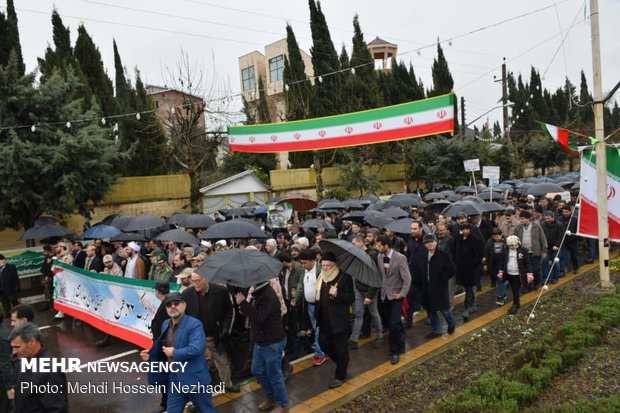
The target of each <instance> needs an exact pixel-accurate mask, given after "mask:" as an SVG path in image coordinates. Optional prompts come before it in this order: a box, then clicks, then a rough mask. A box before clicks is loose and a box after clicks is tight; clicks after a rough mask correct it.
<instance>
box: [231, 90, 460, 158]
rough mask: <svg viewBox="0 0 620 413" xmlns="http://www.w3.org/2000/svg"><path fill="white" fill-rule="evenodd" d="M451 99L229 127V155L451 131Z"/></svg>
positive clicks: (379, 141)
mask: <svg viewBox="0 0 620 413" xmlns="http://www.w3.org/2000/svg"><path fill="white" fill-rule="evenodd" d="M454 99H455V97H454V94H448V95H443V96H438V97H434V98H431V99H423V100H418V101H415V102H409V103H403V104H400V105H394V106H387V107H383V108H379V109H371V110H366V111H362V112H354V113H348V114H345V115H336V116H328V117H323V118H316V119H308V120H301V121H293V122H283V123H270V124H266V125H248V126H230V127H229V128H228V144H229V148H230V150H231V151H233V152H285V151H309V150H317V149H331V148H342V147H347V146H357V145H368V144H373V143H383V142H389V141H395V140H401V139H411V138H419V137H423V136H428V135H436V134H440V133H447V132H450V133H453V132H454Z"/></svg>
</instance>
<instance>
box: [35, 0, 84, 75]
mask: <svg viewBox="0 0 620 413" xmlns="http://www.w3.org/2000/svg"><path fill="white" fill-rule="evenodd" d="M52 34H53V40H54V49H53V50H52V48H51V47H50V46H48V47H47V49H46V50H45V57H44V58H43V59H42V58H38V62H39V71H40V72H41V82H45V80H46V79H47V78H49V77H50V76H51V75H52V72H53V71H54V69H55V68H58V69H59V70H60V72H61V73H62V72H64V71H65V70H67V69H68V68H69V67H73V68H74V69H77V68H78V66H77V63H76V62H75V59H74V58H73V48H72V47H71V33H70V31H69V28H68V27H65V25H64V24H63V22H62V19H61V18H60V14H58V11H57V10H56V9H54V11H53V12H52ZM74 71H75V72H76V74H79V73H78V72H77V71H76V70H74Z"/></svg>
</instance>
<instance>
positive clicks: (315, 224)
mask: <svg viewBox="0 0 620 413" xmlns="http://www.w3.org/2000/svg"><path fill="white" fill-rule="evenodd" d="M300 226H301V227H302V228H325V229H334V226H333V225H332V224H331V223H329V222H327V221H325V220H324V219H309V220H307V221H304V222H302V223H301V224H300Z"/></svg>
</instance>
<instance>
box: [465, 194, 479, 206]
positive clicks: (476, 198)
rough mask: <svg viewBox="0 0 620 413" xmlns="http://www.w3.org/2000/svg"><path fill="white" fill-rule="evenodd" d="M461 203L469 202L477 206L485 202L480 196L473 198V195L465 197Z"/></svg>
mask: <svg viewBox="0 0 620 413" xmlns="http://www.w3.org/2000/svg"><path fill="white" fill-rule="evenodd" d="M461 201H469V202H474V203H476V204H481V203H483V202H484V200H483V199H482V198H480V197H479V196H473V195H468V196H464V197H463V199H462V200H461Z"/></svg>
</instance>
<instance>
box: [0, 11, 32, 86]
mask: <svg viewBox="0 0 620 413" xmlns="http://www.w3.org/2000/svg"><path fill="white" fill-rule="evenodd" d="M0 39H2V41H0V66H5V65H6V64H7V63H8V61H9V57H10V55H11V51H14V52H15V58H16V59H17V68H18V74H19V75H20V76H23V75H24V73H26V66H25V65H24V58H23V56H22V46H21V43H20V39H19V28H18V25H17V14H16V13H15V5H14V4H13V0H7V2H6V16H4V14H2V13H0Z"/></svg>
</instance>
